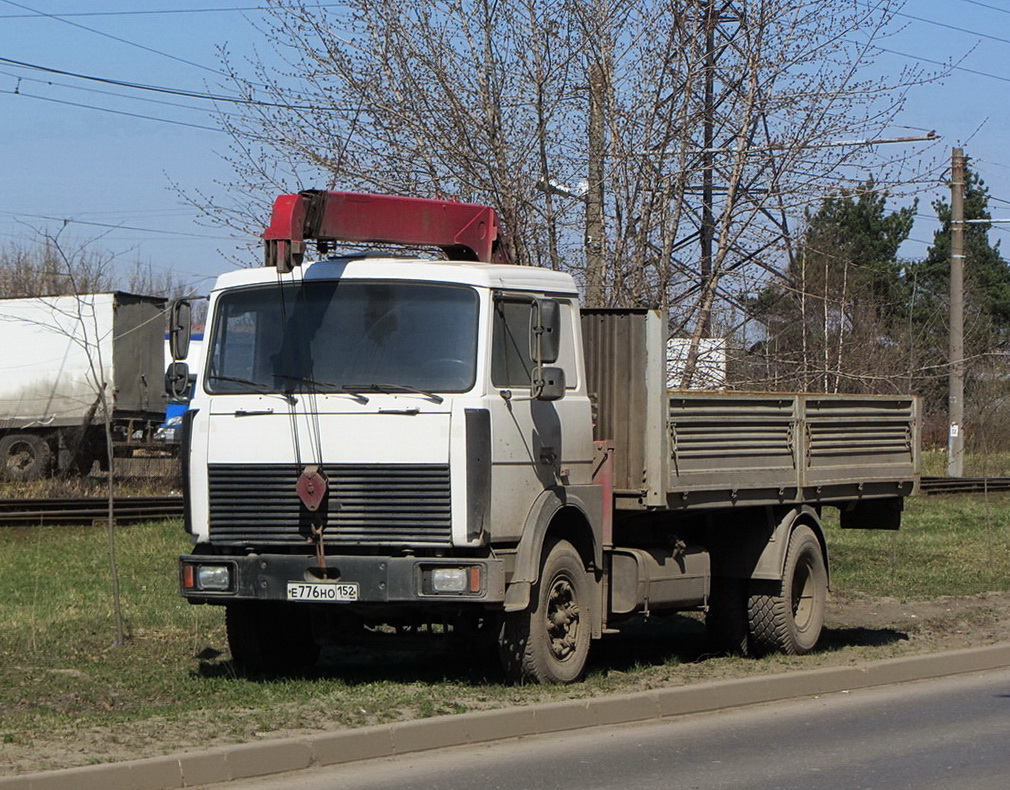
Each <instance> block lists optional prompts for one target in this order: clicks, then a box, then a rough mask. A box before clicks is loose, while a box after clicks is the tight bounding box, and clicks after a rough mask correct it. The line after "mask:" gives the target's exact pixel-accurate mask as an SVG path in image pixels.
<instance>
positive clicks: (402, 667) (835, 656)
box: [0, 593, 1010, 775]
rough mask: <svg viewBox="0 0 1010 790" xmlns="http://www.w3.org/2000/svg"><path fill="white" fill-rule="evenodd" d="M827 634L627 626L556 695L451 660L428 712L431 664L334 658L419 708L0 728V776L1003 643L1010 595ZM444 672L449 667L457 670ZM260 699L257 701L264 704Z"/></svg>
mask: <svg viewBox="0 0 1010 790" xmlns="http://www.w3.org/2000/svg"><path fill="white" fill-rule="evenodd" d="M826 626H827V628H826V630H825V633H824V635H823V638H822V641H821V645H820V647H819V649H818V650H817V651H816V652H815V653H813V654H811V655H808V656H803V657H789V656H770V657H767V658H764V659H761V660H749V659H740V658H732V657H721V656H715V655H712V654H710V653H708V652H706V651H707V650H708V648H707V646H706V645H707V643H706V640H705V635H704V628H703V625H702V623H701V621H700V619H699V618H697V617H675V618H662V619H661V618H653V620H652V621H650V622H645V623H637V624H633V625H629V626H628V627H626V628H624V629H622V633H621V634H620V635H618V636H615V637H608V638H607V639H605V640H603V641H602V642H601V643H600V644H599V645H597V646H596V648H594V654H593V657H592V663H591V667H590V677H589V680H587V681H586V682H585V683H581V684H577V685H574V686H569V687H565V688H563V689H558V688H526V689H510V688H507V687H501V686H498V685H495V684H493V683H470V682H468V681H467V678H468V677H469V675H468V674H467V670H466V668H465V667H464V666H463V664H464V659H462V658H455V659H450V660H448V661H447V662H446V663H445V664H444V667H445V668H446V672H447V673H448V675H447V676H448V677H449V681H448V682H449V683H450V684H451V691H452V695H451V696H452V700H451V702H449V703H445V702H441V703H439V704H437V705H435V706H434V707H428V708H426V707H425V706H424V704H423V699H422V698H424V697H425V696H426V694H427V693H428V691H429V690H430V688H429V687H426V686H425V685H424V683H416V684H411V683H410V680H409V678H410V677H411V675H412V673H414V674H415V675H416V676H422V675H423V674H424V673H425V672H427V671H429V670H430V666H431V663H432V659H431V656H430V654H429V655H426V656H425V655H420V656H418V657H416V658H409V657H408V658H400V659H398V660H397V663H396V665H395V666H396V669H395V670H394V669H392V667H393V662H391V661H390V660H389V659H388V657H386V656H384V657H383V658H382V659H381V660H379V661H376V660H375V659H374V658H370V657H369V656H362V655H356V656H350V657H349V656H334V657H331V659H330V661H331V663H328V664H327V665H326V666H324V667H322V669H321V672H323V673H326V674H334V673H348V672H361V671H362V670H361V669H360V668H359V666H362V665H369V666H370V671H371V672H372V673H373V675H372V677H369V678H367V680H371V679H372V678H373V677H375V676H378V677H380V678H381V677H382V673H383V671H386V672H388V673H389V674H390V675H395V677H394V678H392V679H393V680H395V681H397V682H404V681H405V679H407V680H406V684H405V687H406V688H411V687H412V686H416V689H415V691H416V694H417V697H418V698H419V700H420V701H419V702H418V703H417V704H412V705H406V706H404V707H402V708H397V709H390V708H389V707H385V706H383V705H382V703H381V700H379V699H376V704H375V705H369V706H357V707H356V709H353V710H351V709H346V710H340V709H339V701H337V700H334V701H332V704H331V705H329V706H328V701H327V700H325V699H322V700H317V701H315V703H314V704H313V705H312V706H311V708H310V707H309V706H308V705H306V706H305V708H304V709H300V708H299V707H298V706H293V705H284V706H274V707H271V706H269V705H268V704H264V705H263V706H262V707H250V708H247V709H242V710H233V709H231V710H213V709H209V710H206V711H203V712H200V713H198V714H187V715H185V716H182V717H180V718H178V719H167V718H157V719H146V720H141V721H133V722H130V723H129V724H128V725H121V724H120V725H116V726H97V727H83V728H77V727H73V726H68V727H67V728H65V729H63V730H59V731H51V732H48V733H46V734H44V735H41V736H38V737H35V738H33V739H32V740H31V741H30V742H24V741H22V740H21V739H20V738H19V736H18V735H17V734H15V733H4V731H3V726H2V723H0V738H2V743H0V775H11V774H22V773H32V772H37V771H45V770H52V769H56V768H68V767H73V766H81V765H90V764H95V763H104V762H114V761H120V760H128V759H137V758H143V757H153V756H158V755H165V754H173V753H179V752H183V751H195V750H200V749H206V748H209V747H213V746H220V745H225V744H230V743H243V742H245V743H247V742H253V741H257V740H264V739H268V738H283V737H288V736H294V735H300V734H317V733H320V732H325V731H329V730H338V729H344V728H347V727H358V726H366V725H369V724H376V723H380V722H388V721H394V720H403V719H411V718H418V717H423V716H431V715H442V714H446V713H453V712H462V711H474V710H488V709H495V708H502V707H508V706H511V705H526V704H535V703H537V702H541V701H547V700H557V699H565V698H585V697H589V696H598V695H604V694H615V693H627V692H634V691H641V690H645V689H650V688H662V687H671V686H680V685H685V684H689V683H698V682H710V681H715V680H723V679H729V678H739V677H748V676H754V675H761V674H774V673H779V672H785V671H800V670H805V669H813V668H817V667H826V666H838V665H846V664H853V663H857V662H862V661H872V660H877V659H883V658H891V657H896V656H903V655H914V654H921V653H929V652H939V651H944V650H953V649H959V648H965V647H973V646H982V645H989V644H995V643H999V642H1010V593H988V594H982V595H974V596H968V597H942V598H935V599H930V600H922V601H901V600H898V599H895V598H886V597H885V598H877V597H871V596H865V595H853V594H835V595H833V596H832V598H831V600H830V602H829V606H828V613H827V621H826ZM453 661H457V662H459V665H460V666H459V669H458V671H457V670H456V669H454V664H453ZM412 662H413V663H412ZM193 664H194V671H197V672H203V673H207V674H210V675H213V674H217V675H218V676H220V675H222V674H226V673H227V672H229V671H230V662H229V661H228V660H227V656H226V655H225V656H220V657H217V656H212V657H211V658H210V659H209V660H208V659H207V657H206V656H194V659H193ZM376 664H378V665H379V668H378V669H376ZM384 668H385V669H384ZM471 671H472V670H471ZM454 672H455V673H456V674H455V675H454V674H453V673H454ZM387 680H388V679H387ZM443 691H444V689H443ZM268 696H269V695H268V694H265V695H264V699H266V698H267V697H268ZM442 696H443V697H444V694H443V695H442ZM369 708H370V709H369ZM320 710H332V711H333V715H332V716H320V715H319V711H320ZM0 722H2V716H0ZM307 723H309V724H307Z"/></svg>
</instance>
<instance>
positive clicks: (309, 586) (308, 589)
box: [288, 582, 358, 603]
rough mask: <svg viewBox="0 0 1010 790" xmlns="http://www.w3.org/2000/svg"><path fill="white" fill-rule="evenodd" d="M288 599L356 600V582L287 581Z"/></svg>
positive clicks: (317, 600)
mask: <svg viewBox="0 0 1010 790" xmlns="http://www.w3.org/2000/svg"><path fill="white" fill-rule="evenodd" d="M288 600H289V601H316V602H320V603H326V602H327V601H337V602H341V601H356V600H358V584H357V582H341V583H339V584H315V583H311V582H288Z"/></svg>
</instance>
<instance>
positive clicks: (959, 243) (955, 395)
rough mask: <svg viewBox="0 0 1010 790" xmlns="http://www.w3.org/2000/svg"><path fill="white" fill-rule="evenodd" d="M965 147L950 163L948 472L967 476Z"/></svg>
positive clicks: (958, 150)
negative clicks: (965, 432)
mask: <svg viewBox="0 0 1010 790" xmlns="http://www.w3.org/2000/svg"><path fill="white" fill-rule="evenodd" d="M964 162H965V160H964V149H962V148H955V149H953V152H952V155H951V162H950V353H949V355H948V365H949V368H948V378H947V390H948V397H947V413H948V415H949V422H950V431H949V433H948V435H947V475H948V476H950V477H962V476H963V475H964Z"/></svg>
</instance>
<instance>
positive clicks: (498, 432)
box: [489, 292, 593, 542]
mask: <svg viewBox="0 0 1010 790" xmlns="http://www.w3.org/2000/svg"><path fill="white" fill-rule="evenodd" d="M538 298H542V296H541V295H535V294H529V293H518V292H498V293H496V294H495V297H494V302H493V309H492V330H491V365H490V367H491V370H490V376H491V388H492V392H491V394H490V398H489V401H490V409H491V434H492V437H491V438H492V453H491V464H492V473H491V479H492V495H491V520H490V523H491V524H493V525H494V535H493V536H492V539H493V541H495V542H498V541H509V540H513V539H516V540H517V539H518V538H519V536H520V535H521V534H522V528H523V525H524V523H525V522H526V519H527V516H528V515H529V513H530V509H531V508H532V506H533V503H534V502H535V501H536V499H537V498H538V497H539V496H540V495H541V493H542V492H543V491H544V490H545V489H549V488H557V487H561V486H566V485H571V484H578V483H586V482H589V479H590V476H591V465H592V459H593V444H592V410H591V407H590V403H589V398H588V396H587V394H586V385H585V372H584V366H583V363H582V355H581V353H579V349H581V328H580V326H579V322H578V320H577V315H578V311H577V308H576V306H575V303H574V301H573V300H572V299H569V298H558V299H557V300H556V301H557V302H558V304H559V307H560V321H559V323H558V326H559V328H560V337H559V338H558V342H559V355H558V359H557V362H556V363H555V364H556V366H557V367H560V368H561V369H562V370H563V371H564V379H565V388H564V395H563V397H561V398H559V399H557V400H541V399H537V398H535V397H533V395H532V392H531V384H532V381H533V377H534V372H535V367H536V365H535V363H534V361H533V359H532V354H531V349H530V345H531V340H530V336H531V313H533V310H534V304H535V301H536V299H538Z"/></svg>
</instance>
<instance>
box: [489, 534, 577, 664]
mask: <svg viewBox="0 0 1010 790" xmlns="http://www.w3.org/2000/svg"><path fill="white" fill-rule="evenodd" d="M545 552H546V556H545V559H544V561H543V566H542V567H541V571H540V581H539V582H538V583H537V586H536V590H535V591H534V601H535V605H534V607H533V608H532V610H527V611H525V612H509V613H508V614H506V615H505V619H504V623H503V625H502V630H501V635H500V637H499V643H498V644H499V654H500V657H501V662H502V667H503V668H504V670H505V674H506V675H507V676H508V678H509V680H511V681H513V682H517V683H518V682H524V681H525V682H532V683H572V682H574V681H576V680H578V679H579V678H581V677H582V673H583V671H584V670H585V667H586V658H587V657H588V656H589V643H590V639H591V636H592V634H591V629H592V626H591V618H590V611H589V591H590V584H589V577H588V576H587V574H586V569H585V567H584V566H583V564H582V558H581V557H580V556H579V553H578V552H577V551H576V550H575V547H574V546H572V544H571V543H569V542H568V541H566V540H559V541H557V542H556V543H554V544H553V546H550V547H549V549H545Z"/></svg>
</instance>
